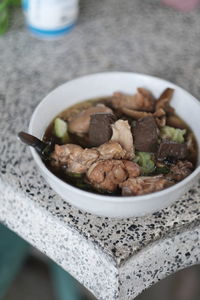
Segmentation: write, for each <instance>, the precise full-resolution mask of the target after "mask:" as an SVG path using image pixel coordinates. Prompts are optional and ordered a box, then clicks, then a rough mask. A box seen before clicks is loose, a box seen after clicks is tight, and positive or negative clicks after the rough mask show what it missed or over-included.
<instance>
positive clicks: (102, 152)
mask: <svg viewBox="0 0 200 300" xmlns="http://www.w3.org/2000/svg"><path fill="white" fill-rule="evenodd" d="M96 149H97V150H98V152H99V159H104V160H105V159H122V158H125V156H126V154H127V153H126V150H124V149H123V148H122V146H121V145H120V144H119V143H118V142H115V141H109V142H107V143H105V144H103V145H101V146H99V147H98V148H96Z"/></svg>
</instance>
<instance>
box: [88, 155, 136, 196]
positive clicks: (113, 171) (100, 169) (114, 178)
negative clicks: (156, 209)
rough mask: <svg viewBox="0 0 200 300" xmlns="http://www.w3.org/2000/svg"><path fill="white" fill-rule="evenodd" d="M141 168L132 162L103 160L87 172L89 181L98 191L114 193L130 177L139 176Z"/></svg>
mask: <svg viewBox="0 0 200 300" xmlns="http://www.w3.org/2000/svg"><path fill="white" fill-rule="evenodd" d="M139 175H140V168H139V166H138V165H137V164H136V163H134V162H131V161H123V160H102V161H98V162H96V163H94V164H93V165H92V166H91V167H90V168H89V170H88V172H87V179H88V180H89V182H90V183H91V184H92V185H93V186H94V187H95V188H98V189H102V190H105V191H109V192H114V191H115V190H116V189H117V187H118V185H119V184H120V183H122V182H124V181H125V180H126V179H127V178H129V177H130V176H131V177H133V176H139Z"/></svg>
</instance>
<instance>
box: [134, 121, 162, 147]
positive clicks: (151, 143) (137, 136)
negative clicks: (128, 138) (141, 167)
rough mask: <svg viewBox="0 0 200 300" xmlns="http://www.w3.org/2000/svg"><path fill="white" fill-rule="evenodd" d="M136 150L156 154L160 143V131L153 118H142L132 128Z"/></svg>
mask: <svg viewBox="0 0 200 300" xmlns="http://www.w3.org/2000/svg"><path fill="white" fill-rule="evenodd" d="M132 134H133V139H134V146H135V149H136V150H138V151H142V152H155V151H156V150H157V143H158V129H157V126H156V122H155V120H154V118H153V117H152V116H148V117H145V118H142V119H140V120H138V121H136V122H135V123H133V126H132Z"/></svg>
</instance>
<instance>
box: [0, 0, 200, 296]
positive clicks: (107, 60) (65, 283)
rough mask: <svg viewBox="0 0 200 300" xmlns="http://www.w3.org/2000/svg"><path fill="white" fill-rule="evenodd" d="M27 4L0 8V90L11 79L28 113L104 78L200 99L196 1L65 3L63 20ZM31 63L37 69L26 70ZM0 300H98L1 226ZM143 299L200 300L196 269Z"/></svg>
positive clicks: (4, 0) (2, 2)
mask: <svg viewBox="0 0 200 300" xmlns="http://www.w3.org/2000/svg"><path fill="white" fill-rule="evenodd" d="M30 2H31V3H32V4H31V5H29V4H30V3H29V1H27V0H26V1H23V10H24V12H23V11H22V8H21V6H22V3H21V1H20V0H0V76H1V78H4V79H5V80H4V81H3V79H1V83H0V87H3V86H4V85H6V84H7V81H8V79H9V80H11V81H12V80H13V81H16V82H17V84H16V86H15V90H14V91H13V93H16V92H17V93H19V97H21V99H23V97H24V98H25V97H26V95H30V94H31V95H32V97H33V100H35V101H33V103H34V104H33V107H34V106H35V105H36V102H38V101H39V100H40V99H42V97H43V96H44V95H45V94H46V93H47V92H49V91H50V90H52V89H53V88H55V87H56V86H57V85H59V84H61V83H62V82H65V81H66V80H68V79H71V78H74V77H76V76H81V75H83V74H87V73H94V72H98V71H105V70H126V71H136V72H143V73H147V74H152V75H156V76H161V77H164V78H165V79H169V80H171V81H174V82H175V83H177V84H181V85H182V86H184V87H185V88H186V89H188V90H189V91H192V93H193V94H194V95H196V96H197V95H198V94H199V91H200V90H199V84H198V82H199V75H200V64H196V61H198V59H196V60H194V59H193V58H194V57H195V56H196V57H198V56H199V44H198V43H197V42H195V43H193V41H194V40H195V41H196V39H199V33H200V8H199V6H198V5H199V1H198V0H181V1H180V0H165V1H159V0H148V1H147V0H146V1H145V0H144V1H141V0H132V1H129V0H126V1H121V2H120V1H118V0H116V1H114V0H107V1H106V0H103V1H98V0H96V1H95V0H81V1H80V2H79V4H78V1H69V0H66V3H65V5H66V8H65V10H64V12H65V13H64V14H63V13H61V11H63V10H62V9H60V8H58V9H57V8H56V4H55V6H54V8H53V9H51V8H48V7H42V8H41V10H40V8H39V7H38V6H37V7H36V6H35V4H34V2H33V1H30ZM36 2H37V1H36V0H35V3H36ZM63 2H64V1H63ZM131 2H132V3H131ZM47 9H48V12H49V14H48V18H47V14H46V13H44V12H46V11H47ZM54 13H55V15H54ZM94 24H95V26H94ZM128 28H129V29H128ZM130 28H132V30H130ZM127 31H128V33H129V35H128V36H127V35H126V32H127ZM55 38H60V39H58V40H54V39H55ZM111 39H112V41H111V42H110V40H111ZM14 40H16V42H13V41H14ZM49 40H53V41H49ZM108 40H109V42H108ZM177 40H178V42H179V45H177V44H178V43H177ZM5 49H6V51H5ZM3 50H4V51H3ZM13 52H15V56H12V55H11V54H12V53H13ZM123 52H124V53H126V55H125V56H123V55H121V53H123ZM149 53H150V54H149ZM9 55H10V56H9ZM10 57H12V59H11V60H10V61H9V63H7V62H8V58H10ZM16 57H17V58H18V59H17V60H16ZM127 57H129V59H127ZM135 57H137V58H138V57H139V59H137V60H134V58H135ZM35 58H36V59H35ZM33 59H35V64H31V63H30V62H31V60H33ZM130 61H131V63H132V65H131V63H130ZM80 62H81V63H80ZM199 63H200V62H199ZM80 65H81V68H80ZM44 69H45V70H44ZM56 69H59V72H58V73H57V72H56ZM25 70H26V71H25ZM166 70H167V72H166ZM4 73H5V74H7V75H3V74H4ZM47 74H48V80H47ZM191 74H192V75H193V77H192V76H191ZM6 80H7V81H6ZM24 80H26V83H27V82H29V87H28V92H27V94H26V93H25V94H23V92H21V90H20V88H21V87H22V86H23V84H24ZM9 82H10V81H9ZM41 82H42V84H41ZM8 86H9V84H8ZM8 93H9V90H8ZM20 93H21V94H20ZM11 95H12V93H11ZM33 107H32V108H33ZM32 108H30V112H31V110H32ZM27 122H28V120H27ZM11 250H13V251H11ZM1 297H2V298H1ZM0 299H2V300H35V299H37V300H92V299H93V300H95V298H94V297H93V296H92V295H91V294H90V293H89V292H88V291H87V290H86V289H85V288H84V287H82V286H81V285H80V284H79V283H78V282H77V281H76V280H75V279H73V278H72V277H71V276H70V275H69V274H67V273H66V272H64V271H63V270H62V269H61V268H59V267H58V266H57V265H56V264H54V263H53V262H52V261H51V260H50V259H49V258H47V257H46V256H45V255H43V254H42V253H40V252H39V251H37V250H36V249H34V248H32V247H30V246H29V245H28V244H27V243H25V242H24V241H23V240H21V239H20V238H19V237H17V236H16V235H15V234H14V233H12V232H10V231H9V230H8V229H6V228H5V227H4V226H3V225H0ZM147 299H148V300H160V299H162V300H199V299H200V267H199V266H194V267H191V268H188V269H185V270H182V271H180V272H178V273H177V274H173V275H172V276H170V277H169V278H167V279H165V280H163V281H161V282H159V283H158V284H156V285H155V286H153V287H152V288H150V289H148V290H147V291H145V292H143V293H142V294H141V295H140V296H138V297H137V300H147ZM124 300H125V299H124Z"/></svg>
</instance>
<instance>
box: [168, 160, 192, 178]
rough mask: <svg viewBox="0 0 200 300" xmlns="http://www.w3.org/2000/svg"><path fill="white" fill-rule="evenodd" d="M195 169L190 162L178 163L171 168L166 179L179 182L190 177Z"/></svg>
mask: <svg viewBox="0 0 200 300" xmlns="http://www.w3.org/2000/svg"><path fill="white" fill-rule="evenodd" d="M193 169H194V167H193V164H192V163H191V162H190V161H187V160H185V161H178V162H177V163H176V164H174V165H172V166H171V168H170V173H169V174H167V175H166V178H167V179H169V180H174V181H176V182H178V181H181V180H183V179H184V178H186V177H187V176H189V175H190V174H191V173H192V171H193Z"/></svg>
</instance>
